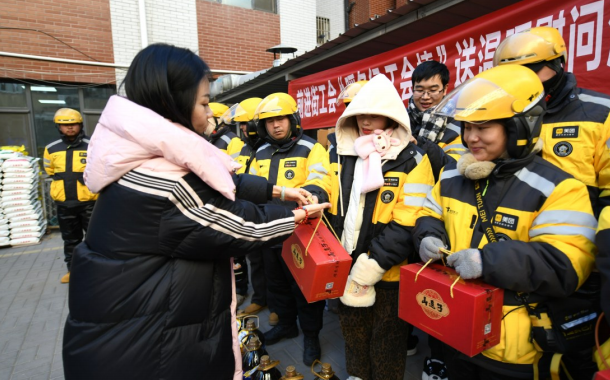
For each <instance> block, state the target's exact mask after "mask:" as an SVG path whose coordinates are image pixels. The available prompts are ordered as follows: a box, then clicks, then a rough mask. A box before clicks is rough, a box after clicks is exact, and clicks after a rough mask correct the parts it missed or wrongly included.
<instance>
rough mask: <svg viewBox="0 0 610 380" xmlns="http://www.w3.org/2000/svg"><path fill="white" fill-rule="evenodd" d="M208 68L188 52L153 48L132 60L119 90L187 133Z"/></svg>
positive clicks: (176, 48) (159, 47) (150, 47)
mask: <svg viewBox="0 0 610 380" xmlns="http://www.w3.org/2000/svg"><path fill="white" fill-rule="evenodd" d="M209 73H210V68H209V67H208V65H207V64H206V63H205V62H204V61H203V60H202V59H201V58H200V57H199V56H197V55H196V54H195V53H193V52H192V51H190V50H188V49H184V48H180V47H177V46H173V45H167V44H153V45H149V46H147V47H145V48H144V49H142V50H141V51H140V52H139V53H138V54H137V55H136V56H135V58H134V59H133V61H132V62H131V65H130V66H129V70H127V75H126V76H125V79H124V80H123V83H122V84H121V86H125V92H126V93H127V98H128V99H129V100H131V101H132V102H134V103H137V104H139V105H141V106H143V107H146V108H149V109H151V110H153V111H154V112H156V113H158V114H159V115H161V116H163V117H165V118H167V119H169V120H171V121H173V122H175V123H179V124H181V125H183V126H185V127H187V128H189V129H191V130H193V125H192V123H191V114H192V113H193V108H194V106H195V101H196V99H195V98H196V97H197V91H198V90H199V84H200V83H201V80H202V79H204V78H206V77H207V76H208V75H209Z"/></svg>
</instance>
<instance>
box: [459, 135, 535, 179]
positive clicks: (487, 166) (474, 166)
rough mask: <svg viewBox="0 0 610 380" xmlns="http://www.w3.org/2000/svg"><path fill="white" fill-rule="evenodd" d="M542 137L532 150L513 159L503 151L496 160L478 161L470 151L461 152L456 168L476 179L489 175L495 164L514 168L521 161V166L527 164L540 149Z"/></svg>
mask: <svg viewBox="0 0 610 380" xmlns="http://www.w3.org/2000/svg"><path fill="white" fill-rule="evenodd" d="M542 145H543V142H542V139H538V141H537V142H536V145H534V149H532V152H531V153H530V154H529V155H527V156H526V157H524V158H521V159H517V160H513V159H509V158H508V153H507V152H505V153H504V155H503V156H502V157H500V159H499V161H498V162H492V161H478V160H477V159H476V158H475V157H474V156H473V155H472V153H470V151H468V152H467V153H465V154H463V155H462V157H460V159H459V160H458V162H457V170H458V172H459V173H460V174H461V175H463V176H464V177H466V178H468V179H471V180H473V181H474V180H478V179H483V178H487V177H489V175H490V174H491V172H492V171H493V170H494V169H495V168H496V166H497V165H500V166H506V165H504V164H512V165H510V166H511V168H513V169H514V167H515V166H519V164H520V163H521V162H523V163H524V164H523V166H525V165H526V164H527V162H529V161H531V157H533V156H535V155H536V154H537V153H538V152H540V151H541V150H542Z"/></svg>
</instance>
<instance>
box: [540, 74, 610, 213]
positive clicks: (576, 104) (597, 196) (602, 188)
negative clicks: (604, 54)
mask: <svg viewBox="0 0 610 380" xmlns="http://www.w3.org/2000/svg"><path fill="white" fill-rule="evenodd" d="M565 76H566V78H565V84H564V86H563V87H562V89H561V90H560V91H559V94H557V95H555V96H554V97H552V98H551V99H550V100H549V102H548V107H547V108H548V109H547V113H546V114H545V115H544V124H543V125H542V132H541V133H540V138H541V139H542V140H543V142H544V147H543V150H542V158H544V159H545V160H547V161H549V162H551V163H552V164H553V165H555V166H557V167H558V168H560V169H562V170H564V171H566V172H568V173H570V174H571V175H573V176H574V178H576V179H578V180H580V181H581V182H583V183H584V184H585V185H587V188H588V189H589V196H590V198H591V204H592V205H593V211H594V212H595V214H596V215H599V212H600V211H601V209H602V208H603V207H604V206H608V205H610V146H609V145H610V96H608V95H605V94H601V93H598V92H594V91H590V90H587V89H583V88H579V87H577V86H576V78H575V77H574V75H573V74H571V73H566V74H565Z"/></svg>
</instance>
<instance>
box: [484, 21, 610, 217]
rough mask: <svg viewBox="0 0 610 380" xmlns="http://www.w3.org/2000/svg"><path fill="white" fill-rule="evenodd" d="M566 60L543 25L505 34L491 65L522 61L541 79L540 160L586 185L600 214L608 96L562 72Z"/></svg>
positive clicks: (605, 196) (605, 195)
mask: <svg viewBox="0 0 610 380" xmlns="http://www.w3.org/2000/svg"><path fill="white" fill-rule="evenodd" d="M566 60H567V53H566V44H565V41H564V40H563V38H562V37H561V35H560V34H559V31H558V30H557V29H555V28H551V27H547V26H543V27H536V28H532V29H528V30H525V31H523V32H520V33H516V34H513V35H511V36H509V37H507V38H506V39H505V40H504V41H502V43H500V45H499V46H498V48H497V50H496V52H495V54H494V65H506V64H519V65H523V66H525V67H528V68H530V69H531V70H533V71H534V72H535V73H536V74H537V75H538V77H539V78H540V80H541V81H542V84H543V86H544V91H545V93H546V101H547V113H546V114H545V116H544V124H543V125H542V132H541V134H540V138H541V139H542V141H543V143H544V145H543V148H542V158H544V159H545V160H547V161H549V162H550V163H552V164H553V165H555V166H557V167H559V168H561V169H563V170H564V171H566V172H568V173H570V174H571V175H573V176H574V177H575V178H576V179H578V180H580V181H582V182H583V183H584V184H585V185H587V188H588V189H589V196H590V198H591V204H592V205H593V211H594V213H595V215H599V212H600V211H601V209H602V208H603V207H604V206H607V205H608V204H610V149H609V148H608V143H610V140H609V139H610V117H609V116H610V97H609V96H608V95H606V94H601V93H598V92H594V91H591V90H587V89H584V88H580V87H578V86H577V84H576V77H575V76H574V74H572V73H569V72H566V71H565V70H564V66H565V62H566Z"/></svg>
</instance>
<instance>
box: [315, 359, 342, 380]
mask: <svg viewBox="0 0 610 380" xmlns="http://www.w3.org/2000/svg"><path fill="white" fill-rule="evenodd" d="M316 363H320V364H321V365H322V370H321V371H320V372H316V371H315V370H314V368H315V366H316ZM311 373H313V374H314V375H316V377H314V379H313V380H318V379H323V380H339V378H338V377H337V376H336V375H335V372H334V371H333V367H332V366H331V365H330V363H322V362H320V361H319V360H317V359H316V360H314V362H313V364H312V365H311Z"/></svg>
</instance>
